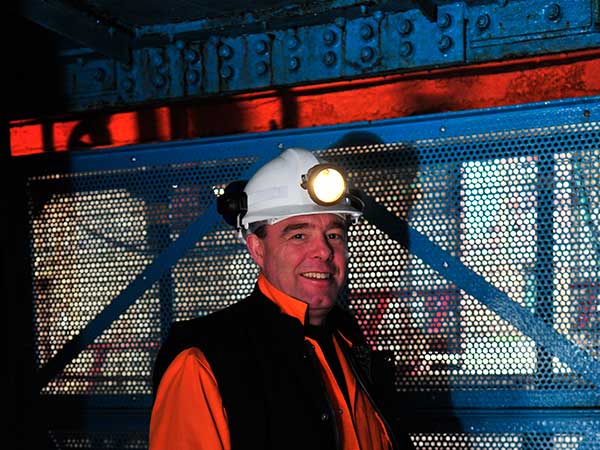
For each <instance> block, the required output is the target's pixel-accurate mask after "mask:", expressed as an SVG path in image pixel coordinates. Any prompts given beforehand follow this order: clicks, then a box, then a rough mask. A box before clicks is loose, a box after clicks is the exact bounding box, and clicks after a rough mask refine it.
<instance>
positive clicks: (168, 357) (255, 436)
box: [153, 286, 412, 450]
mask: <svg viewBox="0 0 600 450" xmlns="http://www.w3.org/2000/svg"><path fill="white" fill-rule="evenodd" d="M328 321H333V326H334V327H335V329H337V330H339V331H341V332H342V334H343V335H344V336H345V337H346V338H348V339H349V340H351V341H352V342H353V347H352V349H350V348H349V346H347V345H346V344H345V343H344V342H343V340H338V343H340V345H341V346H342V349H343V350H344V353H345V355H346V357H347V359H348V362H349V363H350V365H351V366H352V367H353V369H354V371H355V375H356V376H357V378H358V381H359V382H360V383H361V384H363V386H364V387H365V390H366V391H367V392H368V393H369V395H371V397H372V398H373V400H374V404H375V405H376V407H379V408H380V413H381V414H382V415H383V414H384V413H383V411H381V407H382V405H381V403H380V402H377V401H376V397H379V398H384V399H385V398H388V399H389V398H393V397H390V396H389V395H390V394H391V391H388V392H387V393H386V392H384V391H383V390H382V389H379V390H377V389H376V388H375V386H376V385H375V384H373V383H372V372H373V370H372V369H373V367H374V364H373V359H372V358H371V356H372V355H371V353H372V352H371V351H370V350H369V348H368V346H367V345H366V342H365V340H364V337H363V334H362V332H361V330H360V328H359V327H358V325H357V323H356V322H355V321H354V319H353V318H352V317H351V316H350V315H349V314H348V313H346V312H345V311H344V310H342V308H340V307H337V306H336V307H335V308H334V309H333V310H332V311H331V312H330V313H329V316H328ZM190 347H197V348H199V349H201V350H202V351H203V352H204V354H205V356H206V358H207V360H208V361H209V363H210V365H211V368H212V370H213V372H214V374H215V377H216V379H217V382H218V384H219V392H220V394H221V397H222V399H223V404H224V406H225V410H226V411H227V417H228V422H229V431H230V436H231V448H232V449H233V450H243V449H248V450H255V449H261V450H266V449H273V450H281V449H286V450H296V449H297V450H307V449H310V450H320V449H323V450H325V449H327V450H333V449H336V448H338V436H337V427H336V424H335V417H334V412H333V410H332V408H331V405H330V403H329V399H328V396H327V393H326V391H325V386H324V383H323V380H322V378H321V375H320V373H319V369H318V362H317V360H316V356H315V355H314V352H313V349H312V348H311V346H310V344H308V343H307V342H306V341H305V339H304V328H303V326H302V323H301V322H300V321H299V320H297V319H295V318H293V317H291V316H288V315H286V314H283V313H281V311H280V310H279V308H278V307H277V306H276V305H275V304H274V303H273V302H272V301H270V300H269V299H267V298H266V297H265V296H264V295H263V294H262V293H261V292H260V290H259V289H258V287H257V286H256V287H255V289H254V291H253V292H252V294H251V295H250V296H249V297H247V298H245V299H244V300H242V301H240V302H238V303H235V304H233V305H231V306H229V307H227V308H225V309H223V310H221V311H217V312H215V313H213V314H210V315H208V316H205V317H200V318H197V319H192V320H187V321H181V322H175V323H174V324H173V326H172V328H171V331H170V333H169V336H168V338H167V340H166V341H165V343H164V344H163V345H162V347H161V349H160V351H159V353H158V356H157V359H156V363H155V366H154V372H153V383H154V392H155V393H156V389H157V387H158V384H159V382H160V379H161V377H162V375H163V374H164V372H165V370H166V369H167V367H168V365H169V364H170V363H171V361H172V360H173V359H174V358H175V357H176V356H177V355H178V354H179V353H180V352H181V351H183V350H185V349H186V348H190ZM388 381H392V384H391V386H390V384H389V383H388V384H387V387H388V389H394V388H393V375H391V379H390V378H388ZM388 433H389V434H390V436H391V435H392V430H391V429H389V427H388ZM398 448H401V449H404V448H412V447H405V446H404V445H403V446H402V447H398Z"/></svg>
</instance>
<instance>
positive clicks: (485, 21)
mask: <svg viewBox="0 0 600 450" xmlns="http://www.w3.org/2000/svg"><path fill="white" fill-rule="evenodd" d="M489 26H490V16H489V15H488V14H482V15H480V16H479V17H478V18H477V28H479V29H480V30H485V29H486V28H488V27H489Z"/></svg>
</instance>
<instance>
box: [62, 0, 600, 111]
mask: <svg viewBox="0 0 600 450" xmlns="http://www.w3.org/2000/svg"><path fill="white" fill-rule="evenodd" d="M599 15H600V12H599V11H598V6H597V1H596V0H573V1H568V2H567V1H564V0H563V1H558V0H557V1H553V2H547V1H544V0H533V1H525V0H513V1H506V2H464V1H463V2H455V3H448V4H444V5H440V6H439V7H438V8H437V16H436V19H437V20H436V21H435V22H432V21H431V20H430V18H428V17H427V16H426V15H425V14H424V13H423V9H422V8H419V7H415V8H413V9H411V10H408V11H402V12H394V11H390V10H385V11H384V10H381V11H372V12H371V11H369V12H367V11H366V12H365V14H364V15H363V16H362V17H358V18H354V17H353V18H344V17H338V18H337V19H332V20H331V22H329V23H323V24H318V25H307V26H297V27H290V28H287V29H280V30H273V31H269V32H262V33H248V34H246V35H241V36H227V35H224V36H219V35H214V36H211V37H210V38H204V39H194V38H193V30H188V29H186V30H185V33H182V35H181V36H177V33H174V32H173V30H171V29H165V33H167V34H168V35H169V36H172V39H171V42H170V43H168V44H165V45H161V46H157V47H142V48H138V49H135V50H133V54H132V64H130V65H124V64H121V63H118V62H117V61H114V60H110V59H107V58H105V57H98V56H96V55H94V54H89V50H85V51H84V53H83V54H82V55H76V54H74V53H72V54H71V55H66V60H67V63H66V64H65V66H64V70H65V73H66V74H68V77H67V78H66V79H67V80H69V84H68V85H67V86H66V92H67V98H68V100H69V104H70V107H71V108H72V109H73V110H85V109H90V108H95V107H98V106H100V105H102V106H110V105H123V104H134V103H140V102H147V101H156V100H168V99H176V98H182V97H186V96H190V95H192V96H195V95H214V94H226V93H233V92H244V91H253V90H257V89H262V88H275V87H282V86H290V85H298V84H309V83H314V82H323V81H335V80H348V79H355V78H360V77H365V76H376V75H384V74H389V73H402V72H409V71H413V70H418V69H428V68H438V67H449V66H457V65H465V64H473V63H482V62H488V61H500V60H503V59H506V58H516V57H531V56H539V55H547V54H551V53H559V52H567V51H576V50H583V49H593V48H599V47H600V27H599V23H600V20H599Z"/></svg>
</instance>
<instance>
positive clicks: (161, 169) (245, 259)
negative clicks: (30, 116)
mask: <svg viewBox="0 0 600 450" xmlns="http://www.w3.org/2000/svg"><path fill="white" fill-rule="evenodd" d="M599 118H600V104H599V100H598V98H591V99H583V100H579V101H563V102H557V103H554V104H552V103H549V104H543V105H526V106H522V107H515V108H505V109H499V110H485V111H475V112H469V113H461V114H456V113H455V114H446V115H439V116H429V117H423V118H411V119H405V120H399V121H391V122H382V123H377V124H364V125H362V124H358V125H356V126H352V127H334V128H322V129H312V130H297V131H294V132H288V133H278V132H274V133H267V134H262V135H254V136H244V137H240V138H230V139H222V140H219V139H217V140H206V141H197V142H191V143H185V144H182V143H179V144H169V145H161V146H151V147H143V148H142V147H140V148H128V149H120V150H118V151H114V152H105V153H94V154H91V153H87V154H86V153H84V154H81V155H73V156H72V159H71V160H70V163H71V166H70V167H69V168H68V170H65V169H60V170H58V169H56V170H55V169H52V168H50V169H48V168H43V169H41V170H39V171H38V172H37V173H35V174H32V175H31V176H30V177H29V183H28V194H29V199H30V204H29V213H30V227H31V235H32V240H31V255H32V276H33V282H34V284H33V293H34V312H35V323H34V329H35V334H36V346H35V351H36V356H37V361H38V366H39V368H40V379H39V383H40V389H41V394H42V397H44V398H47V399H50V398H52V397H61V398H66V399H67V401H68V398H69V397H75V396H77V397H78V398H81V396H84V397H85V398H86V399H87V403H85V404H84V406H79V408H84V409H85V408H87V410H93V409H94V408H96V409H101V406H98V405H95V404H94V402H93V399H94V397H101V396H102V397H104V396H109V397H110V396H115V397H117V396H125V397H127V396H136V397H143V398H146V399H149V396H150V393H151V387H150V374H151V367H152V362H153V360H154V357H155V355H156V352H157V349H158V347H159V345H160V342H161V340H162V338H163V337H164V335H165V332H166V330H167V329H168V325H169V324H170V323H171V322H172V321H174V320H183V319H187V318H191V317H195V316H198V315H204V314H208V313H210V312H212V311H215V310H217V309H220V308H222V307H224V306H226V305H228V304H231V303H233V302H236V301H238V300H240V299H241V298H243V297H244V296H245V295H247V294H248V293H249V292H250V290H251V289H252V287H253V284H254V281H255V279H256V275H257V269H256V267H255V266H254V264H253V262H252V260H251V258H250V257H249V256H248V254H247V252H246V250H245V248H244V246H243V245H242V244H241V243H240V242H239V241H238V240H237V238H236V236H235V233H234V232H233V230H231V229H230V228H229V227H228V226H227V225H226V224H225V223H224V222H223V221H222V220H221V219H220V217H219V216H218V215H217V214H216V212H215V207H214V200H215V198H216V196H217V195H219V194H220V193H221V192H222V189H223V188H224V186H225V185H226V184H227V183H229V182H231V181H233V180H237V179H241V178H248V177H249V176H250V175H251V174H252V173H253V172H254V171H255V170H256V169H257V168H258V167H259V166H260V165H262V164H263V163H264V162H265V161H266V160H268V159H270V158H271V157H273V156H275V155H276V154H278V152H279V151H280V148H282V147H291V146H302V147H307V148H310V149H312V150H314V151H316V152H317V153H318V154H320V155H321V156H323V157H324V158H326V159H328V160H330V161H332V162H337V163H339V164H341V165H342V166H343V167H345V168H346V169H347V171H348V173H349V174H350V177H351V178H352V180H353V181H354V183H355V184H356V185H357V186H359V187H360V188H361V189H362V190H363V191H364V193H365V194H366V198H367V206H368V209H367V213H366V214H365V218H364V220H362V221H361V222H360V223H359V224H357V225H356V226H354V227H353V228H352V229H351V231H350V241H351V244H350V275H349V283H348V289H347V290H346V292H345V293H344V296H343V298H342V300H341V301H342V303H343V304H344V305H346V306H347V307H348V308H349V309H350V310H352V311H353V312H354V313H355V315H356V316H357V318H358V320H359V322H360V324H361V326H362V327H363V329H364V331H365V333H366V335H367V337H368V339H369V342H370V343H371V345H372V346H373V347H374V348H378V349H386V350H392V351H393V352H394V355H395V363H396V368H397V378H396V386H397V390H398V392H399V400H398V401H399V402H404V403H403V405H402V408H400V405H399V413H398V424H399V427H400V428H402V429H406V430H407V431H408V432H409V433H410V435H411V438H412V439H413V442H414V443H415V445H416V447H417V448H419V449H539V450H550V449H584V448H587V449H592V448H598V439H599V438H600V419H599V417H598V416H599V414H598V406H599V397H600V392H599V383H600V369H599V368H600V361H599V356H600V354H599V352H600V349H599V342H600V313H599V312H598V308H599V307H598V292H599V290H600V284H599V283H600V281H599V280H600V276H599V271H600V246H599V241H598V234H599V228H598V226H599V225H598V224H599V214H600V185H599V183H598V175H599V174H600V119H599ZM442 398H443V399H444V400H443V401H442V400H441V399H442ZM408 399H411V401H415V404H414V405H407V404H406V402H407V401H409V400H408ZM147 405H149V402H148V403H147ZM513 408H516V409H513ZM561 408H570V409H569V410H568V411H569V412H568V413H565V410H564V409H561ZM401 409H402V411H405V410H407V409H408V410H409V411H419V414H420V417H421V418H422V420H420V422H419V423H418V426H417V425H415V422H410V421H407V420H405V418H406V416H410V413H409V414H406V413H405V412H401V411H400V410H401ZM532 409H533V410H532ZM439 410H444V411H445V413H444V414H443V416H444V417H449V416H453V417H455V418H457V419H456V420H455V421H453V422H452V423H451V422H450V421H449V420H448V421H444V420H441V421H440V419H439V414H440V412H439ZM475 411H476V412H475ZM511 411H512V412H511ZM523 411H528V412H527V414H526V415H524V412H523ZM532 411H533V412H532ZM88 412H89V411H88ZM507 412H508V413H507ZM70 413H72V414H76V413H77V411H71V412H70ZM145 413H146V414H147V413H149V411H147V410H146V411H145ZM82 428H83V429H73V430H68V431H65V430H64V429H61V430H55V429H50V430H48V433H49V435H51V436H52V439H53V441H54V442H56V446H57V448H86V449H88V448H89V449H91V448H137V446H139V447H142V448H143V446H144V443H143V442H142V443H141V442H139V441H137V442H138V444H135V445H133V444H125V443H123V444H117V443H116V442H125V441H126V440H119V439H117V438H116V439H113V440H112V441H110V442H111V443H110V445H109V444H106V446H103V445H104V444H102V442H105V441H102V439H101V438H100V437H99V436H101V433H100V432H96V431H94V426H93V424H87V425H86V426H84V427H82ZM82 433H83V434H82ZM95 433H97V434H95ZM77 436H80V437H79V438H78V437H77ZM81 436H87V437H85V438H83V437H81ZM132 439H139V436H138V438H134V437H132ZM74 442H75V444H73V443H74ZM128 445H129V446H128Z"/></svg>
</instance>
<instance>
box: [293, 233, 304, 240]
mask: <svg viewBox="0 0 600 450" xmlns="http://www.w3.org/2000/svg"><path fill="white" fill-rule="evenodd" d="M292 239H304V234H303V233H296V234H294V235H292Z"/></svg>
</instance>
